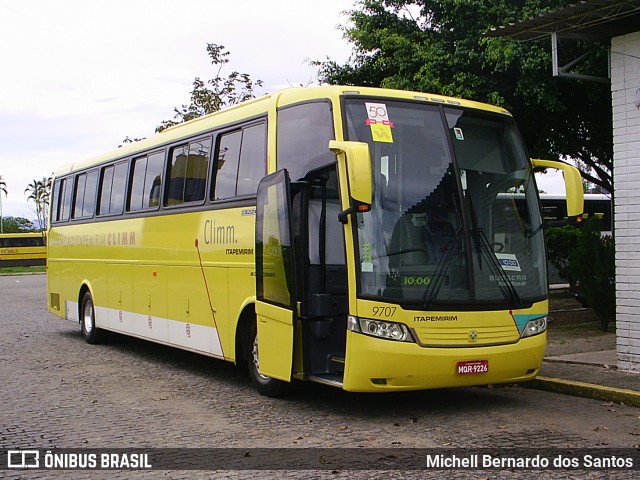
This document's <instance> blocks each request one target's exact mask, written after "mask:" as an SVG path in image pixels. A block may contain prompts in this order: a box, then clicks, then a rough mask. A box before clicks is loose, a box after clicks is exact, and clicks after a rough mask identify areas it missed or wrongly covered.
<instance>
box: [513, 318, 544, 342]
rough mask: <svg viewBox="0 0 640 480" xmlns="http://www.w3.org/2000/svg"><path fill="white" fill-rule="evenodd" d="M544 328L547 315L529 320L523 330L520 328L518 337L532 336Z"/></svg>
mask: <svg viewBox="0 0 640 480" xmlns="http://www.w3.org/2000/svg"><path fill="white" fill-rule="evenodd" d="M546 330H547V317H540V318H536V319H535V320H530V321H528V322H527V324H526V325H525V327H524V330H522V334H521V335H520V338H525V337H533V336H534V335H539V334H541V333H542V332H544V331H546Z"/></svg>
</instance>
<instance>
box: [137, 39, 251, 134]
mask: <svg viewBox="0 0 640 480" xmlns="http://www.w3.org/2000/svg"><path fill="white" fill-rule="evenodd" d="M207 55H209V57H210V58H211V64H212V65H213V67H214V69H215V70H216V71H215V75H214V77H213V78H211V79H210V80H207V81H204V80H202V79H201V78H199V77H196V78H195V79H194V80H193V90H191V102H190V103H189V105H182V106H181V107H180V108H177V107H176V108H174V109H173V111H174V113H175V115H174V117H173V119H172V120H164V121H163V122H162V123H161V124H160V125H159V126H158V127H156V132H161V131H162V130H164V129H166V128H169V127H171V126H173V125H177V124H179V123H183V122H187V121H189V120H193V119H194V118H198V117H201V116H203V115H207V114H209V113H213V112H217V111H218V110H221V109H222V108H223V107H227V106H231V105H236V104H238V103H240V102H243V101H245V100H249V99H251V98H255V94H254V91H255V88H256V87H262V85H263V82H262V80H256V81H253V80H252V79H251V76H250V75H249V74H247V73H239V72H237V71H232V72H231V73H230V74H228V75H227V76H226V77H225V76H223V74H222V70H223V67H225V66H226V65H228V64H229V62H230V58H229V56H230V53H229V52H228V51H227V50H225V47H224V45H217V44H215V43H209V44H207ZM127 138H128V137H127ZM130 140H131V139H130Z"/></svg>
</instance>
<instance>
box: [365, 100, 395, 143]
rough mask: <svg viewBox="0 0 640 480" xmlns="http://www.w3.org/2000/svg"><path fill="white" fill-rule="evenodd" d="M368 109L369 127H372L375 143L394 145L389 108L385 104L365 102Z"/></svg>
mask: <svg viewBox="0 0 640 480" xmlns="http://www.w3.org/2000/svg"><path fill="white" fill-rule="evenodd" d="M364 105H365V107H366V109H367V117H368V118H367V122H366V123H367V125H369V127H371V136H372V138H373V141H374V142H382V143H393V134H392V133H391V129H392V128H393V122H392V121H391V120H389V113H388V112H387V106H386V105H385V104H384V103H371V102H365V104H364Z"/></svg>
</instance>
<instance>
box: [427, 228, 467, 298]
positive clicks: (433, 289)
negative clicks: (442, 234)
mask: <svg viewBox="0 0 640 480" xmlns="http://www.w3.org/2000/svg"><path fill="white" fill-rule="evenodd" d="M461 232H462V229H457V230H456V234H455V235H454V236H453V237H451V239H450V240H449V242H447V244H446V246H445V248H446V250H445V253H444V255H442V257H441V258H440V260H439V261H438V265H437V266H436V272H435V275H434V277H435V278H434V280H433V282H431V284H430V285H429V288H428V289H427V290H426V291H425V292H424V295H423V297H422V303H423V305H424V309H425V310H429V309H430V308H431V306H432V305H433V302H434V301H435V300H436V298H437V296H438V292H439V291H440V289H441V288H442V282H443V281H444V272H446V271H447V270H448V269H449V265H451V261H452V260H453V256H454V252H455V250H456V245H458V238H459V237H460V233H461Z"/></svg>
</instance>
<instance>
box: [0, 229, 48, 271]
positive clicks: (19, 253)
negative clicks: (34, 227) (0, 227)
mask: <svg viewBox="0 0 640 480" xmlns="http://www.w3.org/2000/svg"><path fill="white" fill-rule="evenodd" d="M46 245H47V242H46V235H45V233H44V232H32V233H3V234H0V267H17V266H19V267H32V266H42V265H45V264H46V259H47V246H46Z"/></svg>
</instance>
